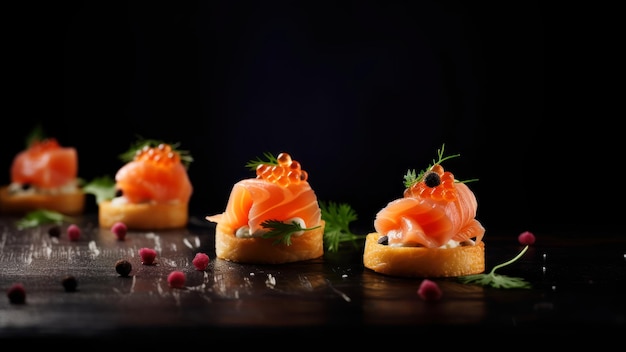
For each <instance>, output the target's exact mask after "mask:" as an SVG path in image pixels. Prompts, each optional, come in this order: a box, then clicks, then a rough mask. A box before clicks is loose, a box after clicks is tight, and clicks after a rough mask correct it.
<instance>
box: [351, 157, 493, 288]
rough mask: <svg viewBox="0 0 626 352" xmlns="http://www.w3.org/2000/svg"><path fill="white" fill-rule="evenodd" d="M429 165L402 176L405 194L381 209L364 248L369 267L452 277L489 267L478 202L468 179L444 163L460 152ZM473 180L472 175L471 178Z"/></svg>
mask: <svg viewBox="0 0 626 352" xmlns="http://www.w3.org/2000/svg"><path fill="white" fill-rule="evenodd" d="M443 150H444V147H443V146H442V148H441V149H440V150H438V151H437V152H438V160H437V161H435V160H433V164H432V165H430V166H429V167H428V168H427V169H426V170H424V171H421V172H420V173H419V174H416V172H415V170H409V171H408V172H407V174H406V175H405V176H404V180H405V182H404V184H405V187H406V189H405V191H404V196H403V197H402V198H399V199H396V200H393V201H391V202H389V203H388V204H387V206H385V207H384V208H383V209H381V210H380V211H379V212H378V214H376V218H375V220H374V228H375V230H376V232H373V233H370V234H368V235H367V237H366V240H365V248H364V253H363V263H364V265H365V267H366V268H369V269H371V270H374V271H376V272H379V273H382V274H387V275H393V276H409V277H452V276H464V275H470V274H477V273H482V272H483V271H484V270H485V244H484V242H483V236H484V234H485V229H484V227H483V226H482V225H481V223H480V222H479V221H478V220H476V219H475V216H476V211H477V207H478V203H477V201H476V197H475V196H474V193H473V192H472V191H471V190H470V189H469V187H468V186H467V184H466V183H468V182H469V181H463V182H461V181H458V180H456V179H455V178H454V175H453V174H452V173H451V172H450V171H445V170H444V168H443V166H442V165H441V163H442V162H443V161H445V160H448V159H450V158H454V157H457V156H459V154H456V155H450V156H447V157H444V156H443ZM470 181H472V180H470Z"/></svg>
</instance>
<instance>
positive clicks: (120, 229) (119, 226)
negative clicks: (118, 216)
mask: <svg viewBox="0 0 626 352" xmlns="http://www.w3.org/2000/svg"><path fill="white" fill-rule="evenodd" d="M127 231H128V228H127V227H126V224H124V223H123V222H116V223H115V224H113V226H111V232H113V234H115V237H117V239H118V240H120V241H123V240H124V239H125V238H126V232H127Z"/></svg>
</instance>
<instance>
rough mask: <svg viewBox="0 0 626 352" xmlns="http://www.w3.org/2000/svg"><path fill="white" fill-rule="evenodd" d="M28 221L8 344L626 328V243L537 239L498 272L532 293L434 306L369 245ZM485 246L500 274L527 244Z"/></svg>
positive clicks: (463, 293)
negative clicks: (57, 227)
mask: <svg viewBox="0 0 626 352" xmlns="http://www.w3.org/2000/svg"><path fill="white" fill-rule="evenodd" d="M15 220H16V218H13V217H6V216H5V217H0V288H2V291H3V295H4V296H3V297H4V299H0V338H2V339H8V340H17V341H22V342H27V341H33V340H41V339H49V340H55V341H56V340H57V339H58V340H61V339H63V338H67V337H72V338H80V337H85V338H90V339H96V340H97V339H101V340H102V341H103V342H111V341H114V340H117V339H119V338H122V337H135V338H140V337H149V338H151V339H159V338H163V337H167V336H176V337H177V338H182V337H186V338H189V339H195V338H203V339H205V338H206V339H212V340H219V339H233V338H238V337H243V336H253V337H254V336H255V337H260V338H261V337H270V336H285V335H288V336H298V335H302V336H308V335H307V334H310V333H311V331H320V332H322V333H323V334H326V335H333V334H341V333H342V332H347V331H351V332H355V331H356V332H359V333H375V334H384V335H387V334H394V331H395V330H396V329H398V328H403V329H406V328H410V329H412V330H413V333H412V336H413V338H418V337H419V336H424V337H426V336H428V335H429V334H431V333H432V332H433V331H449V332H451V333H452V334H454V335H456V336H465V337H468V336H474V335H475V334H477V333H478V334H484V333H486V332H487V331H489V332H490V334H491V333H498V334H506V335H509V336H517V335H521V334H527V333H533V334H544V333H545V334H550V335H552V336H554V335H555V334H563V335H564V336H565V335H567V336H569V335H571V334H576V333H578V332H583V331H584V332H587V331H588V330H589V329H590V328H593V329H594V331H596V330H598V328H599V327H601V329H600V330H599V331H600V333H603V334H604V335H607V336H616V335H613V331H615V330H622V329H624V328H625V327H626V308H625V307H626V303H625V299H624V298H625V297H626V238H624V237H623V236H621V237H620V236H601V237H595V238H593V237H575V236H572V238H568V239H565V238H562V237H553V236H549V235H538V234H537V241H536V243H535V244H534V245H533V246H532V247H530V248H529V250H528V251H527V252H526V253H525V254H524V256H523V257H522V258H520V259H519V260H518V261H517V262H515V263H513V264H511V265H509V266H506V267H503V268H501V269H499V270H498V271H497V272H498V273H500V274H505V275H509V276H514V277H522V278H524V279H526V280H527V281H529V282H530V283H531V284H532V288H530V289H496V288H491V287H483V286H477V285H471V284H463V283H461V282H459V281H458V280H457V279H456V278H441V279H433V281H435V282H436V283H437V284H438V285H439V287H440V288H441V289H442V291H443V296H442V298H441V299H440V300H438V301H425V300H423V299H421V298H420V297H419V295H418V294H417V289H418V287H419V284H420V283H421V281H422V279H420V278H402V277H391V276H385V275H382V274H378V273H375V272H373V271H371V270H369V269H367V268H364V267H363V264H362V246H357V247H351V246H347V247H343V248H342V249H341V250H340V251H339V252H337V253H328V252H327V253H325V255H324V257H322V258H319V259H315V260H311V261H306V262H299V263H292V264H281V265H252V264H237V263H232V262H227V261H224V260H221V259H217V258H216V257H215V250H214V225H213V224H211V223H208V222H206V221H203V219H201V218H198V217H192V218H191V219H190V223H189V226H188V227H187V228H184V229H177V230H168V231H129V232H128V234H127V236H126V239H125V240H123V241H120V240H118V239H117V238H116V237H115V235H114V234H113V233H112V232H111V231H110V230H109V229H102V228H99V227H98V226H97V223H96V221H95V217H91V216H84V217H81V218H80V219H79V222H78V224H79V226H80V228H81V230H82V232H81V237H80V238H79V239H78V240H77V241H70V239H69V238H68V236H67V233H66V232H65V230H63V231H62V233H61V235H60V237H52V236H50V235H49V233H48V228H49V227H50V226H51V225H43V226H40V227H35V228H30V229H18V228H16V226H15ZM62 228H63V229H66V228H67V224H63V225H62ZM484 241H485V243H486V263H487V271H489V270H490V269H491V268H492V267H493V266H495V265H497V264H500V263H502V262H505V261H507V260H509V259H511V258H513V257H515V256H516V255H517V253H519V252H520V250H521V249H522V246H521V245H520V244H519V243H518V242H517V236H516V234H515V235H508V236H503V235H498V234H489V233H488V234H486V236H485V239H484ZM143 247H147V248H153V249H155V250H156V251H157V258H156V263H155V265H143V264H142V263H141V258H140V257H139V255H138V251H139V249H140V248H143ZM198 252H204V253H206V254H208V255H209V257H210V263H209V267H208V268H207V269H206V270H204V271H200V270H197V269H196V268H195V267H194V266H193V264H192V259H193V257H194V255H195V254H196V253H198ZM120 259H127V260H128V261H129V262H131V264H132V271H131V273H130V275H129V276H128V277H122V276H120V275H119V274H118V273H117V272H116V270H115V263H116V262H117V261H118V260H120ZM174 270H180V271H183V272H184V273H185V274H186V283H185V287H184V288H180V289H176V288H170V287H169V285H168V282H167V276H168V274H169V273H170V272H172V271H174ZM70 275H71V276H74V277H75V278H76V280H77V282H78V286H77V290H76V291H75V292H67V291H65V289H64V287H63V285H62V284H61V282H62V280H63V278H65V277H67V276H70ZM16 282H20V283H22V284H23V285H24V287H25V289H26V302H25V304H14V303H11V302H9V300H8V298H7V296H6V292H7V289H8V288H9V287H10V286H11V285H12V284H13V283H16ZM624 331H626V330H624ZM420 334H421V335H420ZM326 335H324V336H326ZM584 336H589V335H588V334H586V335H584ZM600 336H602V335H600ZM607 336H603V338H606V337H607ZM311 343H313V344H314V343H316V341H311ZM317 343H320V344H321V343H322V342H321V341H317Z"/></svg>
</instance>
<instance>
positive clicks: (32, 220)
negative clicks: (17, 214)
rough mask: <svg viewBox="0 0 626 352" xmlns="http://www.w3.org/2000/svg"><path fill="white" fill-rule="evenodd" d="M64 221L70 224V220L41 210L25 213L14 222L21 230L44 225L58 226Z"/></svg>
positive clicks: (58, 214) (49, 211)
mask: <svg viewBox="0 0 626 352" xmlns="http://www.w3.org/2000/svg"><path fill="white" fill-rule="evenodd" d="M64 221H65V222H71V221H72V218H71V217H69V216H66V215H64V214H61V213H59V212H56V211H52V210H44V209H41V210H34V211H31V212H29V213H27V214H26V215H25V216H24V217H23V218H21V219H20V220H18V221H17V222H16V225H17V228H18V229H20V230H22V229H25V228H31V227H37V226H40V225H44V224H59V225H60V224H62V223H63V222H64Z"/></svg>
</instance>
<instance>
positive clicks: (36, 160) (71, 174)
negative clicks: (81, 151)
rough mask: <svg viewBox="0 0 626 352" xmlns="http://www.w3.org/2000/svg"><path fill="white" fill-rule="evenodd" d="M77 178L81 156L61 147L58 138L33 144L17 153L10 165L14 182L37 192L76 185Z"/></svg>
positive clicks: (73, 149) (69, 148) (68, 148)
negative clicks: (30, 187) (35, 189)
mask: <svg viewBox="0 0 626 352" xmlns="http://www.w3.org/2000/svg"><path fill="white" fill-rule="evenodd" d="M77 176H78V153H77V151H76V149H75V148H72V147H62V146H61V145H59V143H58V142H57V140H56V139H54V138H47V139H42V140H37V141H34V142H33V143H32V144H31V145H30V146H29V147H28V148H27V149H26V150H23V151H21V152H20V153H18V154H17V155H16V156H15V158H14V159H13V163H12V165H11V182H12V183H13V184H18V185H22V186H25V185H28V186H32V187H35V188H38V189H54V188H61V187H64V186H66V185H70V184H71V185H74V184H75V182H76V180H77Z"/></svg>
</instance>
